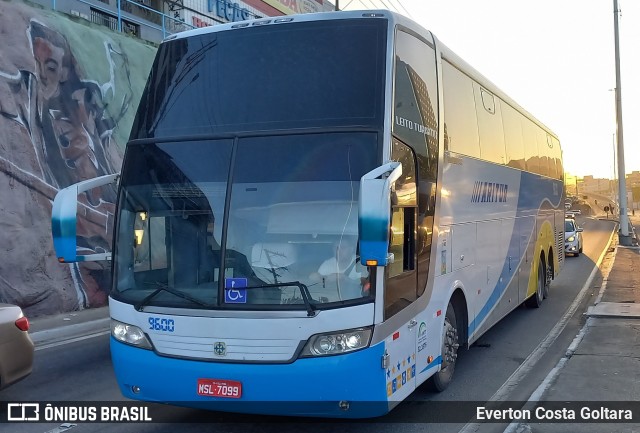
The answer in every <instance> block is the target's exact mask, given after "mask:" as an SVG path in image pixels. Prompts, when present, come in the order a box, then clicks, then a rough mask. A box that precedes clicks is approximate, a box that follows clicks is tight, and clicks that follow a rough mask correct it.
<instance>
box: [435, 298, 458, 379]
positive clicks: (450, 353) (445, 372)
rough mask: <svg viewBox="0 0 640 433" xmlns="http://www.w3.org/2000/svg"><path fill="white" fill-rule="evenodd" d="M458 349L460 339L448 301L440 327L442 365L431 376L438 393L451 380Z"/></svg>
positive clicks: (450, 304)
mask: <svg viewBox="0 0 640 433" xmlns="http://www.w3.org/2000/svg"><path fill="white" fill-rule="evenodd" d="M459 347H460V338H459V334H458V321H457V318H456V310H455V308H454V307H453V304H452V303H451V301H449V305H448V306H447V313H446V314H445V317H444V325H443V327H442V364H441V368H440V371H439V372H437V373H436V374H434V375H433V376H431V383H432V385H433V387H434V388H435V390H436V391H438V392H442V391H444V390H445V389H446V388H447V387H448V386H449V384H450V383H451V380H452V379H453V371H454V370H455V368H456V360H457V359H458V348H459Z"/></svg>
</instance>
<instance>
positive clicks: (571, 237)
mask: <svg viewBox="0 0 640 433" xmlns="http://www.w3.org/2000/svg"><path fill="white" fill-rule="evenodd" d="M575 240H576V237H575V236H569V237H568V238H567V242H573V241H575Z"/></svg>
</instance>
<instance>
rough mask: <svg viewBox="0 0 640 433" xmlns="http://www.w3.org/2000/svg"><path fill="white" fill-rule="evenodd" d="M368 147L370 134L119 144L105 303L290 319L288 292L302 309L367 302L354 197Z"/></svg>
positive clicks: (369, 165)
mask: <svg viewBox="0 0 640 433" xmlns="http://www.w3.org/2000/svg"><path fill="white" fill-rule="evenodd" d="M377 143H378V138H377V133H374V132H345V133H316V134H299V135H284V136H266V137H252V138H239V139H217V140H214V139H211V140H200V141H182V142H164V143H152V144H137V145H136V144H133V145H130V146H129V147H128V149H127V154H126V164H125V166H124V170H123V174H122V181H121V185H122V190H121V193H120V203H119V209H120V213H119V217H118V228H117V235H116V236H117V240H116V245H117V249H116V251H115V255H114V268H115V278H116V285H115V292H114V294H113V295H114V297H116V298H117V299H119V300H122V301H126V302H131V303H133V304H134V305H135V304H139V303H142V302H144V303H145V304H147V305H157V306H169V307H183V308H221V307H222V306H225V305H226V306H228V305H231V304H247V305H250V306H251V308H252V309H273V308H274V306H279V307H278V308H296V309H297V308H301V309H302V308H305V301H304V299H303V294H302V293H301V292H302V288H301V287H300V285H299V284H298V285H296V284H291V283H300V284H302V285H304V286H305V287H306V288H307V289H308V293H309V295H310V297H311V299H310V301H311V302H312V303H313V304H314V308H315V307H316V306H318V307H317V308H323V306H327V305H332V304H333V305H335V303H336V302H340V301H349V300H351V301H354V300H357V301H361V302H364V301H367V300H370V299H371V296H370V293H369V291H368V288H369V270H368V269H367V268H366V267H364V266H362V265H361V264H360V262H359V258H358V252H357V244H358V238H357V235H358V194H359V182H360V178H361V177H362V175H364V174H365V173H367V172H368V171H370V170H372V169H373V168H375V167H376V165H377V164H376V162H377V160H378V150H377ZM274 285H275V287H274ZM279 285H281V286H279ZM263 286H269V287H263ZM245 287H248V289H246V290H245V289H244V288H245ZM225 289H226V290H225ZM228 289H234V290H231V291H230V290H228ZM235 289H238V290H235ZM155 292H157V293H155ZM220 292H223V294H221V295H218V293H220ZM150 296H151V297H152V299H151V298H149V297H150ZM147 298H149V299H147ZM354 302H355V301H354ZM235 306H236V307H241V306H242V305H240V306H238V305H235ZM283 306H288V307H283Z"/></svg>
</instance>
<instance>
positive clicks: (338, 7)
mask: <svg viewBox="0 0 640 433" xmlns="http://www.w3.org/2000/svg"><path fill="white" fill-rule="evenodd" d="M347 6H348V5H347ZM339 10H340V0H336V11H339Z"/></svg>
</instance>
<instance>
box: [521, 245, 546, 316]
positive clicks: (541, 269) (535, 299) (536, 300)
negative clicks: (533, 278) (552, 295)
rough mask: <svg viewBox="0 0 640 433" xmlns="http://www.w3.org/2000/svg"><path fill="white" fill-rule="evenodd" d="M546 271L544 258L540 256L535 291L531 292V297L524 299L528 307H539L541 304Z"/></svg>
mask: <svg viewBox="0 0 640 433" xmlns="http://www.w3.org/2000/svg"><path fill="white" fill-rule="evenodd" d="M546 274H547V272H546V270H545V266H544V260H542V257H541V258H540V262H538V281H537V283H536V293H534V294H533V296H532V297H530V298H529V299H527V300H526V301H525V303H526V305H527V307H530V308H540V306H541V305H542V300H543V299H544V298H545V296H544V292H545V290H548V289H545V287H546V285H547V276H546Z"/></svg>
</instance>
